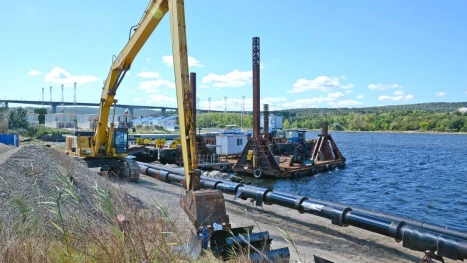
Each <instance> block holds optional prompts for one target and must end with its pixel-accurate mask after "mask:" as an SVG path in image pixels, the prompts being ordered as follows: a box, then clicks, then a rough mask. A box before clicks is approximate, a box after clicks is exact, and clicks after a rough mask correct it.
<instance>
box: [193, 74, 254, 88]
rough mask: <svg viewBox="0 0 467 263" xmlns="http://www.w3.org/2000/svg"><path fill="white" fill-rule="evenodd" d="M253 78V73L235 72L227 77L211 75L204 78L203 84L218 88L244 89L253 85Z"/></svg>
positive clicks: (226, 75)
mask: <svg viewBox="0 0 467 263" xmlns="http://www.w3.org/2000/svg"><path fill="white" fill-rule="evenodd" d="M251 77H252V75H251V71H238V70H234V71H232V72H229V73H227V74H225V75H217V74H214V73H211V74H209V75H207V76H205V77H203V80H202V82H203V83H212V86H213V87H217V88H227V87H242V86H246V85H248V84H250V83H251Z"/></svg>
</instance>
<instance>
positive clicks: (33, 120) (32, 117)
mask: <svg viewBox="0 0 467 263" xmlns="http://www.w3.org/2000/svg"><path fill="white" fill-rule="evenodd" d="M26 119H27V120H28V124H29V125H30V126H37V125H39V114H38V113H34V112H28V114H27V116H26Z"/></svg>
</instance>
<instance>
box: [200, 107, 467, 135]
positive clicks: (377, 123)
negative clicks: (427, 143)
mask: <svg viewBox="0 0 467 263" xmlns="http://www.w3.org/2000/svg"><path fill="white" fill-rule="evenodd" d="M462 107H467V102H455V103H443V102H436V103H421V104H410V105H394V106H381V107H368V108H308V109H290V110H281V111H274V112H271V113H274V114H275V115H277V116H283V117H284V123H283V126H284V129H288V128H301V129H320V128H321V126H322V122H323V121H327V122H328V123H329V126H330V127H329V128H330V129H331V130H340V131H438V132H445V131H451V132H467V113H461V112H460V111H459V108H462ZM197 119H198V120H197V122H198V127H224V126H225V125H226V124H236V125H237V126H238V127H240V123H241V114H237V113H225V114H224V113H205V114H199V115H198V118H197ZM251 125H252V116H251V112H250V113H248V114H247V115H244V116H243V127H245V128H251Z"/></svg>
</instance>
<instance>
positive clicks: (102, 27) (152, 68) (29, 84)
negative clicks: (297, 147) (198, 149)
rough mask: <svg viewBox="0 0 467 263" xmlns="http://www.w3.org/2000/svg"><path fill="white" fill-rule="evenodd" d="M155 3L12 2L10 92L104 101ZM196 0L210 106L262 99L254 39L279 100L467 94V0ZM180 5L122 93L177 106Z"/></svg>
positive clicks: (4, 48) (5, 77)
mask: <svg viewBox="0 0 467 263" xmlns="http://www.w3.org/2000/svg"><path fill="white" fill-rule="evenodd" d="M147 3H148V1H146V0H138V1H123V0H113V1H110V0H101V1H91V0H83V1H59V0H44V1H31V0H23V1H7V2H4V3H2V8H1V9H0V23H1V24H2V25H3V26H2V35H3V37H2V41H0V50H1V57H2V59H1V60H0V67H1V71H0V78H1V81H2V88H1V91H2V92H1V95H0V98H2V99H3V98H7V99H21V98H22V99H31V100H32V99H36V100H40V99H42V87H44V88H45V100H46V101H48V100H49V97H50V94H49V87H50V86H52V87H53V100H56V101H59V100H60V99H61V90H60V86H61V84H64V85H65V92H64V93H65V94H64V97H65V100H66V101H72V100H73V88H72V87H73V85H72V83H73V82H75V81H76V82H77V83H78V84H77V100H78V101H83V102H84V101H85V102H96V103H97V102H98V101H99V98H100V93H101V88H102V83H103V81H104V80H105V78H106V77H107V74H108V70H109V67H110V64H111V59H112V55H114V54H115V55H118V53H119V52H120V50H121V49H122V48H123V47H124V45H125V44H126V42H127V40H128V33H129V29H130V27H131V26H132V25H134V24H136V23H137V22H138V21H139V19H140V17H141V16H142V14H143V11H144V10H145V8H146V6H147ZM291 3H292V4H289V5H287V2H284V1H270V0H269V1H266V0H236V1H221V0H186V1H185V12H186V23H187V37H188V54H189V56H190V57H191V58H190V71H191V72H196V73H197V79H198V82H197V84H198V97H199V98H200V101H201V105H200V107H201V108H207V107H208V97H211V109H224V97H227V108H228V110H240V107H241V106H240V105H241V97H242V96H246V100H245V108H246V109H251V97H252V89H251V42H252V37H254V36H258V37H260V39H261V63H262V68H261V100H262V103H269V104H270V109H272V110H276V109H285V108H303V107H367V106H377V105H395V104H411V103H423V102H438V101H443V102H458V101H467V48H466V47H467V34H466V33H465V32H466V31H465V30H466V28H467V18H466V17H465V10H467V1H464V0H448V1H434V0H433V1H428V0H411V1H402V0H391V1H389V0H385V1H383V0H381V1H370V0H352V1H346V0H345V1H344V0H339V1H335V0H334V1H333V0H329V1H314V0H313V1H312V0H307V1H305V0H296V1H291ZM171 52H172V51H171V40H170V25H169V20H168V15H167V16H166V17H165V18H164V20H163V21H162V22H161V23H160V25H159V26H158V28H156V30H155V31H154V32H153V34H152V36H151V37H150V39H149V40H148V42H147V43H146V44H145V46H144V47H143V49H142V50H141V52H140V53H139V55H138V56H137V57H136V59H135V61H134V62H133V65H132V68H131V70H130V75H127V76H126V77H125V79H124V80H123V82H122V84H121V86H120V88H119V90H118V92H117V98H118V99H119V101H120V103H125V104H127V103H128V104H142V105H165V106H175V105H176V103H175V89H174V84H173V82H174V77H173V67H172V66H170V59H171V58H170V56H171Z"/></svg>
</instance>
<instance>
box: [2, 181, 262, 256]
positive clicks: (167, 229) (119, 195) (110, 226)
mask: <svg viewBox="0 0 467 263" xmlns="http://www.w3.org/2000/svg"><path fill="white" fill-rule="evenodd" d="M57 192H58V193H57V198H56V200H55V201H53V202H47V205H48V207H49V209H50V210H51V211H53V213H54V214H56V217H55V219H54V220H51V221H50V224H51V225H52V226H53V228H52V229H54V230H55V231H50V230H45V229H40V228H38V227H37V224H34V221H35V218H34V216H30V217H28V218H27V219H24V218H23V219H22V220H21V222H15V224H14V225H12V226H9V227H5V228H1V229H0V262H8V263H9V262H67V263H73V262H80V263H81V262H196V263H204V262H206V263H207V262H218V261H219V262H220V260H219V259H217V258H216V257H215V256H214V255H213V254H212V253H211V252H210V251H208V250H204V251H203V254H202V256H201V257H200V258H197V259H196V260H193V259H191V258H190V257H189V256H188V255H186V254H185V253H183V252H180V250H178V251H177V250H174V249H173V247H174V246H179V245H181V244H182V243H184V242H186V241H187V238H186V236H185V235H186V234H187V233H186V232H187V229H188V228H187V229H183V230H182V231H181V230H180V229H177V227H176V226H175V224H174V222H173V221H172V220H171V219H169V215H168V211H167V210H166V208H165V207H163V206H162V205H160V204H155V205H154V206H152V207H146V208H140V207H139V206H138V205H137V204H136V203H135V201H134V199H132V198H128V196H127V195H126V194H125V193H124V192H123V191H121V190H115V191H111V192H110V191H106V190H104V189H99V188H98V187H96V188H95V194H94V196H93V198H95V200H96V201H97V202H98V203H99V207H100V211H99V215H98V216H99V217H100V219H102V220H100V223H95V222H81V221H79V219H78V218H65V217H63V215H61V212H60V210H61V207H62V206H65V205H67V202H73V201H75V200H73V198H74V197H73V194H72V193H68V192H67V191H63V189H58V191H57ZM118 215H125V218H126V219H127V222H124V223H119V221H118V220H117V216H118ZM101 222H105V223H101ZM49 229H50V228H49ZM248 254H249V250H245V251H238V252H236V253H235V255H232V256H233V257H232V259H231V260H230V261H229V262H251V261H250V259H249V258H248V256H247V255H248ZM265 262H267V261H265Z"/></svg>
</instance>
